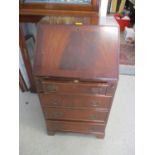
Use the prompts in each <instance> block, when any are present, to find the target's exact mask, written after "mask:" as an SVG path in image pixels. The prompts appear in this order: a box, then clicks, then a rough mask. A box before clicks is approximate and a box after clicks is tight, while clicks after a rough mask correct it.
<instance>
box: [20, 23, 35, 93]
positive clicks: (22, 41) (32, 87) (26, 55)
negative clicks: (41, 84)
mask: <svg viewBox="0 0 155 155" xmlns="http://www.w3.org/2000/svg"><path fill="white" fill-rule="evenodd" d="M19 45H20V49H21V54H22V57H23V61H24V64H25V68H26V72H27V75H28V78H29V81H30V91H32V92H36V88H35V83H34V77H33V74H32V65H31V61H30V58H29V53H28V49H27V46H26V43H25V37H24V33H23V30H22V27H21V25H20V26H19Z"/></svg>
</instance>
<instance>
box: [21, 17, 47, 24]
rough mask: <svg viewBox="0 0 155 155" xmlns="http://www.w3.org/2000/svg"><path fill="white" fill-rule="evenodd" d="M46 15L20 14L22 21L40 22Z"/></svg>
mask: <svg viewBox="0 0 155 155" xmlns="http://www.w3.org/2000/svg"><path fill="white" fill-rule="evenodd" d="M43 17H44V16H40V15H37V16H35V15H19V22H20V23H38V22H39V21H40V20H41V19H42V18H43Z"/></svg>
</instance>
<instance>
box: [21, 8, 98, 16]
mask: <svg viewBox="0 0 155 155" xmlns="http://www.w3.org/2000/svg"><path fill="white" fill-rule="evenodd" d="M19 14H20V15H39V16H41V15H42V16H49V15H62V16H64V15H74V16H98V13H97V12H96V11H70V10H50V9H46V10H45V9H20V11H19Z"/></svg>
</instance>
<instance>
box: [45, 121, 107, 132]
mask: <svg viewBox="0 0 155 155" xmlns="http://www.w3.org/2000/svg"><path fill="white" fill-rule="evenodd" d="M46 124H47V129H48V131H53V132H54V131H69V132H78V133H104V129H105V126H104V124H100V123H85V122H68V121H51V120H46Z"/></svg>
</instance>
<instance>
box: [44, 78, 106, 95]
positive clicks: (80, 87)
mask: <svg viewBox="0 0 155 155" xmlns="http://www.w3.org/2000/svg"><path fill="white" fill-rule="evenodd" d="M107 86H108V85H106V84H101V83H99V84H97V83H73V82H64V83H63V82H46V81H43V82H42V89H43V92H52V93H53V92H54V93H70V94H101V95H105V94H106V89H107Z"/></svg>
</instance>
